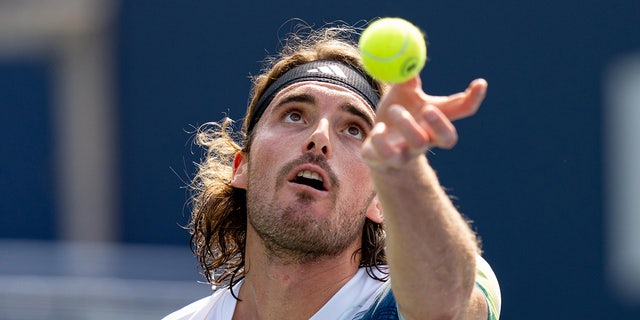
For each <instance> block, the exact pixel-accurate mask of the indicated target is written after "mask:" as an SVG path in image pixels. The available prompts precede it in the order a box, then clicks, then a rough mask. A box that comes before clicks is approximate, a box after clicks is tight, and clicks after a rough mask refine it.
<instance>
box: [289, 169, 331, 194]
mask: <svg viewBox="0 0 640 320" xmlns="http://www.w3.org/2000/svg"><path fill="white" fill-rule="evenodd" d="M292 182H293V183H297V184H303V185H305V186H309V187H311V188H314V189H316V190H320V191H327V188H326V187H325V186H324V180H323V179H322V176H320V175H319V174H318V173H317V172H313V171H311V170H302V171H300V172H298V174H297V175H296V177H295V178H294V179H293V181H292Z"/></svg>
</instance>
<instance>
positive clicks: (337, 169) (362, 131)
mask: <svg viewBox="0 0 640 320" xmlns="http://www.w3.org/2000/svg"><path fill="white" fill-rule="evenodd" d="M374 116H375V115H374V112H373V111H372V110H371V108H370V107H369V106H368V105H367V104H366V103H365V102H364V100H362V99H361V98H360V97H359V96H358V95H356V94H355V93H353V92H351V91H350V90H348V89H345V88H343V87H341V86H337V85H333V84H326V83H320V82H301V83H297V84H294V85H292V86H290V87H288V88H285V89H284V90H282V91H280V92H279V93H278V94H277V95H276V97H275V98H274V99H273V101H272V102H271V104H270V105H269V107H268V108H267V110H266V111H265V113H264V115H263V116H262V118H261V119H260V121H259V123H258V125H257V127H256V128H255V129H254V130H255V137H254V140H253V143H252V145H251V148H250V150H251V152H250V154H248V155H247V156H246V157H248V159H247V158H245V159H243V160H242V162H243V164H240V165H239V166H240V167H241V166H243V165H246V167H245V168H244V169H241V170H236V172H239V171H244V172H246V186H245V185H243V182H240V183H237V182H238V181H242V179H240V180H236V178H238V177H234V181H235V182H236V184H238V185H236V186H237V187H246V189H247V209H248V221H249V223H250V225H251V226H250V227H253V228H254V229H255V230H256V232H257V233H258V235H259V236H260V237H261V238H262V240H263V241H264V243H265V245H266V247H267V249H268V250H271V251H272V253H276V254H284V255H286V256H288V257H295V258H298V259H307V260H309V259H311V260H313V259H315V258H318V257H321V256H330V255H335V254H337V253H339V252H341V251H343V250H345V249H347V248H348V247H350V246H353V245H354V243H357V241H359V239H360V236H361V234H362V226H363V224H364V221H365V215H366V214H367V213H368V212H370V211H371V210H374V209H375V208H372V206H373V205H372V203H373V202H372V199H373V198H374V191H373V184H372V182H371V177H370V173H369V169H368V167H367V166H366V164H365V163H364V161H363V159H362V157H361V147H362V143H363V142H364V139H365V138H366V137H367V134H368V132H369V131H370V129H371V128H372V126H373V122H374Z"/></svg>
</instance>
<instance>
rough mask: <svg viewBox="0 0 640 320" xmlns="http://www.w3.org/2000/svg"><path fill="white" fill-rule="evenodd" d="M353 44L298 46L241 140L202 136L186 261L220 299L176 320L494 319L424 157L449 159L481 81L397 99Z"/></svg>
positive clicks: (262, 85) (346, 31)
mask: <svg viewBox="0 0 640 320" xmlns="http://www.w3.org/2000/svg"><path fill="white" fill-rule="evenodd" d="M354 34H356V33H355V31H354V29H352V28H349V27H332V28H326V29H321V30H317V31H314V32H311V33H310V34H307V35H306V36H305V37H300V36H297V35H296V34H294V35H292V36H291V38H290V39H289V40H288V41H287V43H286V44H285V46H284V48H283V49H282V51H281V53H280V54H279V56H277V57H274V58H273V59H271V60H269V61H268V63H267V64H268V65H267V68H265V69H264V73H263V74H261V75H260V76H258V77H256V78H255V79H254V87H253V90H252V99H251V102H250V105H249V108H248V110H247V116H246V117H245V120H244V127H243V132H242V133H241V134H240V136H239V137H238V136H236V135H235V134H234V133H233V132H232V130H231V126H230V124H231V120H226V121H224V122H222V123H216V124H211V125H210V126H205V127H203V128H202V129H201V130H200V131H199V133H198V134H197V143H199V144H200V145H202V146H204V147H205V148H206V149H207V153H206V157H205V159H204V160H203V162H202V163H201V164H200V166H199V171H198V173H197V175H196V176H195V178H194V180H193V184H192V188H193V190H194V194H193V199H192V200H193V215H192V221H191V223H190V231H191V235H192V249H193V250H194V253H196V255H197V256H198V259H199V262H200V265H201V267H202V268H203V271H204V275H205V277H206V278H207V280H208V281H209V282H210V283H212V284H214V285H216V286H218V287H219V289H217V290H216V291H215V292H214V293H213V294H212V295H211V296H209V297H206V298H204V299H201V300H199V301H196V302H194V303H192V304H190V305H188V306H186V307H184V308H183V309H181V310H178V311H176V312H174V313H172V314H171V315H169V316H167V318H166V319H497V318H498V315H499V311H500V291H499V287H498V283H497V280H496V279H495V276H494V275H493V272H492V271H491V268H490V267H489V266H488V265H487V264H486V262H485V261H484V260H483V259H482V258H481V257H480V256H479V254H480V249H479V248H478V244H477V240H476V237H475V234H474V233H473V232H472V231H471V230H470V228H469V226H468V223H467V222H466V221H465V219H464V218H463V217H462V216H461V215H460V213H458V211H457V210H456V209H455V207H454V206H453V204H452V203H451V201H450V199H449V197H448V196H447V194H446V193H445V192H444V191H443V189H442V187H441V186H440V184H439V182H438V179H437V177H436V175H435V173H434V171H433V169H432V168H431V167H430V165H429V161H428V160H427V157H426V156H425V154H426V152H427V151H428V149H429V148H434V147H441V148H451V147H453V146H454V145H455V143H456V142H457V139H458V138H457V134H456V129H455V127H454V126H453V124H452V121H453V120H456V119H459V118H463V117H467V116H470V115H472V114H474V113H475V112H476V110H477V109H478V107H479V105H480V103H481V102H482V100H483V99H484V96H485V92H486V88H487V83H486V81H484V80H482V79H479V80H475V81H473V82H472V83H471V84H470V86H469V88H468V89H467V90H466V91H465V92H462V93H458V94H455V95H452V96H448V97H434V96H429V95H427V94H425V93H424V92H423V91H422V88H421V81H420V78H419V77H416V78H414V79H412V80H410V81H408V82H407V83H403V84H397V85H393V86H387V85H385V84H383V83H379V82H377V81H374V80H372V79H371V78H370V77H368V76H367V75H366V74H365V73H364V72H363V69H362V65H361V61H360V57H359V53H358V50H357V47H356V46H355V45H354V43H355V40H352V36H353V35H354ZM234 137H235V138H236V140H238V139H239V140H240V144H236V142H234V140H233V138H234Z"/></svg>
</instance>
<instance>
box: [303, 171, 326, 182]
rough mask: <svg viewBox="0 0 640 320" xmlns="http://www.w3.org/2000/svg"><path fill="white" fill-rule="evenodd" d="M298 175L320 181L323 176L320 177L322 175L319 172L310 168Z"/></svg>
mask: <svg viewBox="0 0 640 320" xmlns="http://www.w3.org/2000/svg"><path fill="white" fill-rule="evenodd" d="M298 177H304V178H307V179H313V180H318V181H322V178H321V177H320V175H319V174H318V173H317V172H312V171H309V170H304V171H301V172H299V173H298Z"/></svg>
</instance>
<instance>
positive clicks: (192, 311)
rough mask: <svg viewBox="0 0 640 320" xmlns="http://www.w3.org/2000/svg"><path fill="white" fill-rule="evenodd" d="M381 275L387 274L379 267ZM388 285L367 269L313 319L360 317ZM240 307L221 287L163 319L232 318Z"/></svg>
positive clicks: (198, 319) (354, 278) (346, 284)
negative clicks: (372, 276)
mask: <svg viewBox="0 0 640 320" xmlns="http://www.w3.org/2000/svg"><path fill="white" fill-rule="evenodd" d="M373 271H374V272H375V273H376V275H378V276H379V277H382V276H384V275H383V274H382V273H380V272H378V270H376V269H375V268H374V269H373ZM241 286H242V282H239V283H238V284H236V285H235V286H234V288H233V292H235V293H238V292H239V291H240V287H241ZM386 286H388V283H387V282H382V281H378V280H375V279H373V278H371V277H370V276H369V275H368V274H367V271H366V269H365V268H360V269H358V271H357V272H356V274H355V275H354V276H353V277H352V278H351V279H350V280H349V281H348V282H347V283H345V284H344V286H342V288H340V290H338V292H336V294H335V295H333V297H331V299H329V301H327V303H326V304H325V305H324V306H323V307H322V308H320V310H318V312H316V313H315V314H314V315H313V316H312V317H311V318H310V320H326V319H336V320H354V319H359V318H360V317H362V315H364V313H365V312H366V311H367V310H368V309H369V308H370V307H371V305H372V304H373V302H374V301H375V299H376V297H378V295H379V294H380V293H381V292H382V291H383V290H384V288H385V287H386ZM235 307H236V299H235V298H234V297H233V296H232V295H231V292H230V291H229V289H228V288H226V287H225V288H220V289H218V290H216V291H215V292H214V293H213V294H212V295H210V296H208V297H205V298H203V299H200V300H198V301H196V302H193V303H191V304H189V305H187V306H186V307H184V308H182V309H180V310H178V311H175V312H173V313H171V314H170V315H168V316H166V317H165V318H163V320H205V319H206V320H231V318H232V317H233V312H234V310H235Z"/></svg>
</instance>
